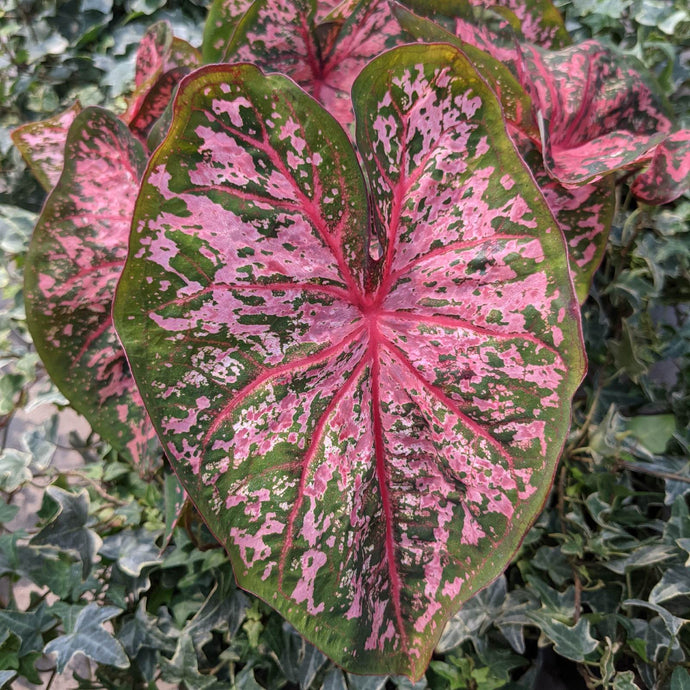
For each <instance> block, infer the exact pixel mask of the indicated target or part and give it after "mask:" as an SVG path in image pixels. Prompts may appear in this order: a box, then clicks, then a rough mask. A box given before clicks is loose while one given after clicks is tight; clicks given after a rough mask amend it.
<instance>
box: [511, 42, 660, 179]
mask: <svg viewBox="0 0 690 690" xmlns="http://www.w3.org/2000/svg"><path fill="white" fill-rule="evenodd" d="M522 65H523V73H522V75H521V76H522V81H523V85H524V86H525V88H526V89H527V90H528V92H529V93H530V95H531V96H532V100H533V103H534V108H535V111H536V112H537V113H538V114H539V117H540V118H541V119H542V121H543V124H542V145H543V156H544V163H545V165H546V168H547V170H548V171H549V174H550V175H551V176H552V177H554V178H556V179H557V180H559V181H560V182H561V183H562V184H564V185H566V186H578V185H581V184H586V183H592V182H596V181H597V180H599V179H601V178H602V177H604V176H605V175H608V174H609V173H611V172H613V171H615V170H619V169H621V168H625V167H628V166H632V165H640V164H641V163H643V162H644V161H646V160H648V159H649V158H651V156H652V153H653V150H654V148H655V147H656V146H657V144H659V143H660V142H661V141H663V140H664V139H665V138H666V137H667V136H668V134H669V133H670V131H671V121H670V120H669V119H668V117H667V116H666V115H665V114H664V112H663V108H662V107H661V105H660V103H659V102H658V100H657V99H656V97H655V95H654V94H653V93H652V91H651V90H650V89H649V88H648V87H647V86H646V84H645V83H644V81H643V80H642V78H641V76H640V75H639V73H638V72H636V71H635V70H634V69H632V68H630V67H627V66H626V64H625V63H624V61H623V59H622V57H621V56H619V55H616V54H615V53H614V52H613V51H612V50H610V49H608V48H605V47H604V46H602V45H601V44H599V43H597V42H596V41H586V42H584V43H581V44H579V45H577V46H573V47H571V48H566V49H563V50H560V51H555V52H547V51H543V50H540V49H538V48H535V47H533V46H524V47H523V63H522Z"/></svg>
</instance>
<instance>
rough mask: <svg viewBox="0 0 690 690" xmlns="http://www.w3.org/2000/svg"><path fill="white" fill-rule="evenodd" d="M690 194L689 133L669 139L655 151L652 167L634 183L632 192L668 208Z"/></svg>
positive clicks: (646, 201) (644, 199)
mask: <svg viewBox="0 0 690 690" xmlns="http://www.w3.org/2000/svg"><path fill="white" fill-rule="evenodd" d="M688 190H690V129H682V130H680V131H678V132H674V133H673V134H671V135H669V137H668V138H667V139H665V140H664V141H663V142H662V143H661V144H659V145H658V146H657V147H656V149H654V154H653V156H652V159H651V161H650V163H649V167H648V168H647V169H646V170H644V171H643V172H641V173H640V174H639V175H638V176H637V177H636V178H635V180H634V181H633V183H632V187H631V191H632V193H633V194H634V195H635V196H636V197H637V198H638V199H639V200H640V201H644V202H645V203H647V204H653V205H659V204H668V203H670V202H671V201H674V200H675V199H677V198H678V197H679V196H681V195H682V194H685V193H686V192H688Z"/></svg>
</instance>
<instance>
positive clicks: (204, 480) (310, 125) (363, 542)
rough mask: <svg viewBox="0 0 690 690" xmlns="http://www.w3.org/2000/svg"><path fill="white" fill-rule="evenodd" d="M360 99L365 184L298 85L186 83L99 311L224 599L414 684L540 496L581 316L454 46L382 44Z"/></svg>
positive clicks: (577, 354) (335, 130)
mask: <svg viewBox="0 0 690 690" xmlns="http://www.w3.org/2000/svg"><path fill="white" fill-rule="evenodd" d="M353 101H354V104H355V110H356V113H357V141H358V148H359V152H360V154H361V155H362V157H363V160H364V163H365V166H366V169H365V171H363V170H361V169H360V167H359V165H358V162H357V156H356V154H355V151H354V149H353V147H352V145H351V144H350V142H349V140H348V137H347V135H346V134H345V132H344V131H343V130H342V128H341V127H340V126H339V125H338V124H337V122H336V121H335V120H334V119H333V118H332V117H330V116H329V115H328V114H327V113H326V112H325V111H324V110H323V109H322V108H320V107H319V105H318V104H317V103H316V102H315V101H314V100H313V99H311V98H310V97H309V96H308V95H307V94H305V93H304V92H303V91H301V90H300V89H299V88H298V87H297V86H296V85H295V84H294V82H292V81H291V80H289V79H287V78H285V77H283V76H280V75H276V74H273V75H268V76H264V75H262V73H261V72H260V71H259V70H258V69H257V68H256V67H254V66H251V65H236V66H211V67H208V68H203V69H202V70H199V71H198V72H196V73H195V74H194V75H190V77H188V78H186V79H185V80H184V82H183V83H182V85H181V87H180V93H179V95H178V97H177V100H176V104H175V106H176V107H175V119H174V121H173V124H172V126H171V130H170V133H169V135H168V137H167V138H166V140H165V141H164V142H163V143H162V144H161V146H160V147H159V148H158V150H157V152H156V153H155V154H154V156H153V159H152V161H151V163H150V166H149V168H148V173H147V175H146V176H145V178H144V180H143V182H142V191H141V194H140V196H139V199H138V202H137V206H136V209H135V215H134V221H133V233H132V237H131V245H130V254H129V258H128V260H127V264H126V266H125V269H124V272H123V277H122V280H121V281H120V285H119V288H118V294H117V297H116V300H115V310H114V314H115V320H116V323H117V328H118V332H119V333H120V336H121V337H122V340H123V343H124V345H125V348H126V350H127V353H128V356H129V360H130V362H131V365H132V370H133V373H134V376H135V378H136V380H137V382H138V384H139V388H140V390H141V392H142V396H143V398H144V401H145V404H146V406H147V408H148V410H149V413H150V414H151V417H152V419H153V421H154V424H155V425H156V428H157V430H158V432H159V435H160V437H161V439H162V441H163V443H164V445H165V448H166V452H167V454H168V456H169V457H170V459H171V462H172V463H173V465H174V466H175V470H176V472H177V474H178V476H179V477H180V480H181V481H182V483H183V485H184V487H185V489H186V490H187V491H188V492H189V495H190V498H191V499H192V500H193V501H194V503H195V504H196V505H197V507H198V508H199V510H200V512H201V514H202V515H203V517H204V519H205V520H206V522H207V523H208V525H209V527H210V529H211V530H212V531H213V532H214V534H215V535H216V536H217V537H218V539H219V540H220V541H221V542H222V543H223V544H224V545H225V546H226V548H227V550H228V553H229V555H230V559H231V561H232V563H233V567H234V570H235V574H236V577H237V581H238V583H239V584H240V585H241V586H242V587H244V588H246V589H248V590H250V591H252V592H254V593H256V594H257V595H258V596H260V597H261V598H262V599H264V600H265V601H267V602H269V603H270V604H271V605H272V606H274V607H275V608H276V609H277V610H278V611H280V612H281V613H282V614H283V615H284V616H285V617H286V618H287V619H288V620H289V621H290V622H291V623H292V624H293V625H294V626H295V627H296V628H297V629H298V630H299V631H300V632H301V633H302V634H304V635H305V636H306V637H307V638H308V639H309V640H310V641H311V642H313V643H314V644H315V645H316V646H317V647H318V648H320V649H321V650H323V651H324V652H326V653H327V654H328V655H330V656H331V657H332V658H333V659H334V660H335V661H336V662H337V663H338V664H340V665H342V666H344V667H345V668H347V669H349V670H352V671H356V672H359V673H384V674H385V673H404V674H407V675H409V676H412V677H416V678H418V677H419V676H420V675H421V674H422V673H423V671H424V669H425V667H426V665H427V663H428V660H429V657H430V655H431V652H432V650H433V647H434V645H435V643H436V641H437V640H438V638H439V636H440V634H441V631H442V630H443V627H444V624H445V622H446V621H447V620H448V618H449V616H450V615H452V614H453V613H454V612H455V611H457V609H458V607H459V606H460V604H461V603H462V602H463V601H465V600H466V599H467V598H468V597H470V596H471V595H472V594H473V593H475V592H476V591H477V590H479V589H481V588H482V587H484V586H485V585H486V584H487V583H488V582H490V581H491V580H492V579H494V578H495V577H496V576H497V575H498V574H499V573H500V572H501V571H502V570H503V568H505V566H506V564H507V562H508V560H509V559H510V558H511V556H512V555H513V554H514V553H515V550H516V549H517V547H518V545H519V543H520V540H521V539H522V537H523V535H524V533H525V531H526V530H527V528H528V527H529V525H530V524H531V522H532V521H533V520H534V518H535V516H536V515H537V513H538V511H539V510H540V509H541V506H542V505H543V502H544V499H545V497H546V495H547V493H548V489H549V482H550V480H551V478H552V476H553V472H554V468H555V463H556V461H557V458H558V456H559V454H560V450H561V447H562V444H563V441H564V438H565V434H566V431H567V429H568V425H569V415H570V399H571V396H572V394H573V392H574V390H575V388H576V386H577V385H578V383H579V381H580V379H581V377H582V373H583V368H584V362H583V357H584V356H583V352H582V345H581V336H580V332H579V321H578V318H579V309H578V305H577V300H576V299H575V296H574V294H573V291H572V284H571V282H570V278H569V276H568V268H567V259H566V251H565V246H564V243H563V238H562V235H561V233H560V232H559V231H558V229H557V227H556V224H555V221H554V219H553V216H552V215H551V214H550V212H549V210H548V208H547V207H546V205H545V203H544V200H543V197H542V196H541V194H540V192H539V190H538V188H537V187H536V185H535V184H534V182H533V181H532V178H531V176H530V173H529V172H528V171H527V169H526V168H525V167H524V165H523V163H522V161H521V159H520V158H519V156H517V154H516V153H515V150H514V147H513V145H512V143H511V142H510V140H509V139H508V137H507V135H506V132H505V124H504V122H503V119H502V113H501V109H500V106H499V105H498V103H497V101H496V99H495V96H494V95H493V93H492V92H491V90H490V89H489V88H488V87H487V85H486V83H485V82H484V80H483V79H482V78H481V77H480V76H479V74H478V73H477V72H476V71H475V70H474V68H473V67H472V66H471V64H470V63H469V62H468V61H467V59H466V58H465V57H463V56H462V54H461V53H459V52H458V51H457V50H456V49H454V48H452V47H451V46H449V45H433V46H407V47H402V48H399V49H396V50H393V51H390V52H388V53H385V54H384V55H382V56H380V57H378V58H376V59H375V60H373V61H372V62H371V63H370V64H369V65H368V66H367V67H366V68H365V69H364V71H363V72H362V74H361V75H360V77H359V78H358V79H357V81H356V82H355V84H354V88H353ZM365 176H366V179H368V184H367V183H366V182H365ZM367 190H369V192H367Z"/></svg>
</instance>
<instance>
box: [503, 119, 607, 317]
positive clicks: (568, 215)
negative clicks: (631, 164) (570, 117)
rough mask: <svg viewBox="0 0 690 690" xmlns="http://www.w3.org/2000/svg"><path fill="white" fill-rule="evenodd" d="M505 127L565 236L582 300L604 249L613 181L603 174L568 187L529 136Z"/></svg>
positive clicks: (574, 279) (579, 295) (585, 297)
mask: <svg viewBox="0 0 690 690" xmlns="http://www.w3.org/2000/svg"><path fill="white" fill-rule="evenodd" d="M509 131H510V134H511V137H512V138H513V141H515V145H516V146H517V149H518V151H519V152H520V155H521V156H522V157H523V159H524V161H525V162H526V163H527V165H528V166H529V168H530V170H531V171H532V173H533V174H534V178H535V180H536V182H537V184H538V185H539V187H540V189H541V191H542V193H543V194H544V198H545V199H546V203H547V204H548V205H549V208H550V209H551V211H552V213H553V214H554V216H555V217H556V220H557V221H558V225H559V227H560V228H561V231H562V232H563V235H564V236H565V241H566V244H567V245H568V261H569V263H570V272H571V274H572V276H573V282H574V283H575V290H576V292H577V296H578V299H579V300H580V303H583V302H584V301H585V300H586V299H587V295H588V294H589V288H590V285H591V284H592V280H593V278H594V274H595V273H596V271H597V269H598V268H599V265H600V264H601V262H602V259H603V258H604V254H605V252H606V241H607V239H608V236H609V232H610V230H611V225H612V224H613V218H614V214H615V211H616V195H615V185H616V181H615V179H614V177H613V176H612V175H607V176H606V177H604V178H603V179H601V180H598V181H597V182H594V183H592V184H585V185H582V186H581V187H576V188H574V189H569V188H567V187H565V186H564V185H563V184H561V183H560V182H559V181H558V180H555V179H553V178H552V177H551V176H550V175H549V174H548V172H547V170H546V168H545V167H544V159H543V157H542V153H541V150H540V148H539V147H538V146H537V145H536V144H535V143H534V141H533V140H532V139H530V138H529V137H528V136H526V135H525V134H524V132H523V131H520V130H518V129H516V128H514V127H511V128H510V130H509Z"/></svg>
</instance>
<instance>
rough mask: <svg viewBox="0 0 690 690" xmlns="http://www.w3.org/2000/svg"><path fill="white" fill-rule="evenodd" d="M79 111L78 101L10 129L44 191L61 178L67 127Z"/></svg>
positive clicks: (16, 144) (14, 140)
mask: <svg viewBox="0 0 690 690" xmlns="http://www.w3.org/2000/svg"><path fill="white" fill-rule="evenodd" d="M80 111H81V105H80V104H79V102H78V101H77V102H76V103H75V104H74V105H73V106H72V107H71V108H68V109H67V110H65V111H64V112H62V113H58V114H57V115H55V116H54V117H51V118H48V119H47V120H41V121H39V122H30V123H29V124H26V125H22V126H21V127H17V129H15V130H14V131H13V132H12V141H13V142H14V145H15V146H16V147H17V148H18V149H19V151H20V153H21V154H22V157H23V158H24V160H25V161H26V164H27V165H28V166H29V168H31V172H32V173H33V174H34V175H35V176H36V179H37V180H38V181H39V182H40V183H41V186H42V187H43V188H44V189H45V190H46V191H47V192H49V191H50V190H51V189H52V188H53V187H54V186H55V185H56V184H57V181H58V180H59V179H60V173H61V172H62V164H63V161H64V159H65V140H66V139H67V131H68V130H69V128H70V125H71V124H72V122H74V118H75V117H76V116H77V115H78V114H79V112H80Z"/></svg>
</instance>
